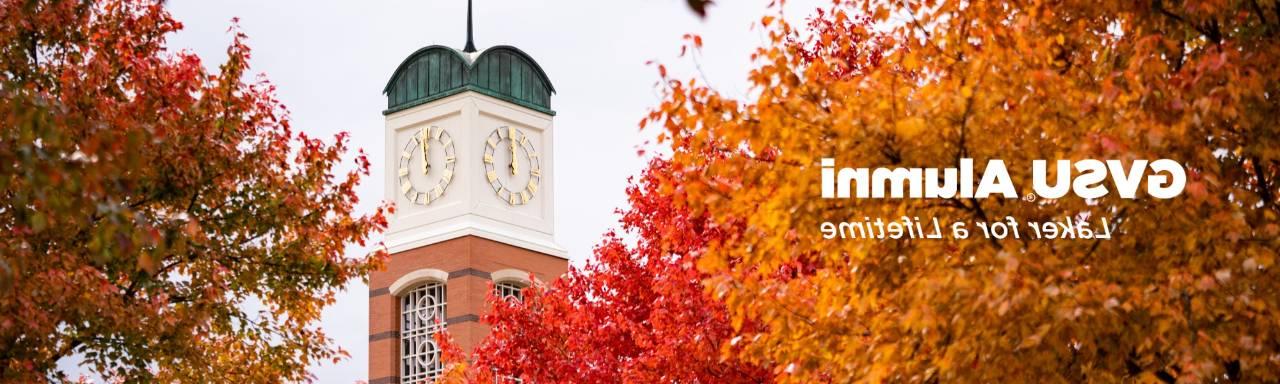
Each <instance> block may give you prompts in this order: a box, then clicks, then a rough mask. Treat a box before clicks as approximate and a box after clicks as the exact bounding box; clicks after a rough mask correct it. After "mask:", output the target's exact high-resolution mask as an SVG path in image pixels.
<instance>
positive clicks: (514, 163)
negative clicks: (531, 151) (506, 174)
mask: <svg viewBox="0 0 1280 384" xmlns="http://www.w3.org/2000/svg"><path fill="white" fill-rule="evenodd" d="M507 136H508V137H509V138H510V140H511V175H512V176H515V175H516V174H517V173H520V161H519V160H518V159H516V136H515V129H512V130H511V131H509V133H508V134H507Z"/></svg>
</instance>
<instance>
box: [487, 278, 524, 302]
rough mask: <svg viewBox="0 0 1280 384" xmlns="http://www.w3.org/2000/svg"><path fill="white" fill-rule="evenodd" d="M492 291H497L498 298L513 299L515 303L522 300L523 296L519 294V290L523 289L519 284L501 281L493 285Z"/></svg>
mask: <svg viewBox="0 0 1280 384" xmlns="http://www.w3.org/2000/svg"><path fill="white" fill-rule="evenodd" d="M494 289H497V290H498V297H501V298H504V299H515V300H516V301H520V300H524V294H523V293H521V292H520V290H522V289H524V285H522V284H520V283H516V282H510V281H503V282H499V283H497V284H494Z"/></svg>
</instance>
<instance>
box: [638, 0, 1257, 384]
mask: <svg viewBox="0 0 1280 384" xmlns="http://www.w3.org/2000/svg"><path fill="white" fill-rule="evenodd" d="M857 15H865V16H866V17H870V19H871V21H872V22H873V23H874V24H875V25H877V28H876V29H869V28H860V27H856V26H855V27H854V28H843V27H841V26H844V25H852V24H849V23H847V22H846V21H848V20H854V19H855V18H856V17H857ZM822 20H826V21H831V23H827V22H823V21H822ZM761 24H762V25H764V26H765V28H766V31H767V32H768V36H769V38H770V39H769V43H768V44H767V45H766V46H764V47H762V48H761V49H759V51H758V52H757V53H756V56H757V58H758V60H759V65H758V67H756V68H755V70H753V71H752V73H751V75H750V81H751V82H752V84H754V87H755V90H756V93H757V94H758V96H755V95H753V96H752V97H751V98H749V99H743V100H740V99H735V98H732V97H729V96H725V95H722V94H720V93H717V92H716V91H715V90H714V89H711V88H709V87H707V86H705V85H698V84H697V83H696V82H694V81H687V82H686V81H678V80H675V79H671V78H666V77H665V76H664V78H663V80H664V84H666V86H667V88H666V96H665V99H664V101H663V103H662V104H661V105H660V106H659V107H657V108H656V109H655V110H654V111H653V112H652V113H651V115H650V116H649V119H648V123H650V125H654V124H656V125H658V126H660V129H662V130H663V136H664V137H663V139H664V140H666V141H665V142H666V143H669V145H670V146H671V147H672V150H673V152H674V154H673V156H672V168H673V169H700V170H701V171H700V172H683V173H672V174H670V175H664V176H663V177H662V179H663V180H662V182H661V184H662V187H660V188H658V190H659V191H664V192H668V193H672V194H671V196H672V199H673V200H672V201H673V202H674V204H676V205H677V206H679V207H680V208H679V209H687V210H689V211H690V212H692V213H693V214H695V215H707V216H708V217H710V219H711V220H713V221H714V222H716V223H725V222H735V223H741V225H742V228H743V229H742V234H741V235H740V236H732V237H726V238H724V239H722V240H721V241H718V242H715V243H712V244H710V245H709V246H708V247H707V249H706V251H705V252H704V253H700V256H699V258H698V266H699V269H700V270H701V271H702V272H703V273H706V274H707V276H708V277H707V279H706V280H705V283H706V284H707V287H708V290H709V291H710V292H713V293H714V294H715V295H716V297H717V298H718V299H721V300H723V301H724V302H725V305H726V308H727V312H728V316H729V319H730V322H731V323H732V324H745V323H755V324H758V326H757V327H756V328H754V329H746V328H735V333H737V336H736V337H737V338H739V339H740V340H742V343H741V348H740V349H734V350H731V351H730V352H731V353H730V356H732V357H737V358H739V359H742V360H743V361H746V362H751V363H755V364H759V365H765V366H779V367H786V368H785V369H783V370H782V371H780V374H779V376H778V377H777V378H778V379H779V380H780V381H783V382H811V381H824V380H830V381H835V382H849V381H859V382H879V381H896V382H907V381H911V382H916V381H919V382H953V381H958V382H1003V381H1009V380H1027V381H1031V380H1040V381H1051V382H1083V381H1090V382H1111V381H1120V380H1135V379H1136V380H1143V381H1157V380H1159V381H1166V382H1174V381H1178V382H1201V381H1219V380H1230V381H1241V380H1242V381H1250V382H1269V381H1276V380H1280V359H1277V358H1276V356H1280V334H1277V333H1276V330H1277V329H1280V313H1277V311H1278V310H1280V294H1278V293H1280V292H1278V291H1277V290H1278V289H1280V276H1277V275H1276V273H1277V272H1276V269H1277V268H1276V265H1275V263H1276V253H1277V251H1276V250H1277V249H1280V237H1278V236H1277V235H1278V234H1280V225H1277V224H1278V223H1277V214H1280V209H1278V208H1277V203H1278V201H1277V193H1280V187H1278V184H1277V180H1278V178H1280V132H1278V130H1280V125H1277V124H1276V121H1280V113H1278V112H1280V103H1278V102H1277V98H1276V95H1277V94H1278V93H1280V71H1276V70H1275V66H1276V65H1277V63H1280V40H1278V39H1277V38H1276V35H1277V33H1280V13H1277V8H1276V6H1275V4H1272V3H1270V2H1255V1H1207V2H1186V3H1183V2H1164V1H1154V2H1098V3H1094V2H1030V3H1010V2H997V1H992V2H985V1H983V2H960V1H943V0H937V1H924V2H908V3H894V4H892V5H891V4H883V3H881V2H871V1H840V2H837V4H836V5H834V6H833V7H832V8H831V10H830V11H829V12H826V13H824V14H821V15H820V16H819V21H818V22H817V23H814V24H811V25H810V26H809V28H808V30H807V32H809V33H801V30H802V29H804V28H795V27H793V26H791V25H790V24H788V23H786V22H785V21H783V20H782V19H781V18H780V17H777V15H773V14H770V15H768V16H765V17H764V18H762V20H761ZM833 26H834V27H833ZM876 31H881V32H876ZM804 36H810V37H804ZM875 47H879V48H880V49H881V51H880V52H882V53H883V55H882V56H881V55H876V54H873V53H872V52H876V50H875V49H873V48H875ZM849 69H856V70H849ZM723 148H741V149H743V150H744V152H745V154H744V155H741V156H731V157H728V158H725V159H716V160H714V161H710V160H708V159H706V158H705V157H704V156H702V153H704V152H705V151H707V150H709V149H723ZM752 154H769V156H756V155H752ZM824 157H833V158H835V159H836V160H837V164H842V165H843V164H849V165H852V166H855V167H864V166H865V167H891V168H893V167H926V168H942V167H955V166H957V164H958V163H959V162H960V159H962V158H972V159H974V162H975V164H985V163H986V161H987V160H990V159H1002V160H1004V161H1005V162H1006V164H1007V165H1008V169H1010V170H1012V177H1013V180H1012V181H1013V184H1014V185H1018V186H1028V185H1030V182H1029V178H1030V177H1031V175H1030V172H1022V171H1020V170H1030V169H1031V167H1030V162H1031V160H1033V159H1047V160H1053V159H1071V160H1080V159H1120V160H1123V161H1124V162H1125V164H1126V165H1127V164H1131V162H1132V161H1133V160H1134V159H1160V158H1168V159H1173V160H1176V161H1177V162H1179V163H1180V164H1181V165H1183V166H1184V167H1185V169H1187V173H1188V180H1187V185H1186V190H1185V193H1183V194H1182V195H1181V196H1178V197H1175V198H1173V199H1169V200H1163V199H1157V198H1154V197H1152V196H1149V195H1146V194H1140V195H1139V196H1138V197H1137V198H1134V199H1125V198H1121V197H1119V196H1118V195H1117V194H1116V193H1115V192H1114V191H1113V192H1112V193H1110V194H1108V195H1106V196H1103V197H1101V198H1097V199H1083V198H1079V197H1074V196H1070V195H1068V196H1067V197H1064V198H1060V199H1052V200H1049V199H1039V200H1037V201H1035V202H1031V201H1024V200H1022V199H1005V198H1000V197H992V198H984V199H977V198H950V199H822V198H820V196H821V194H820V189H819V188H820V185H821V181H820V175H821V173H820V163H819V159H820V158H824ZM978 170H979V171H981V170H982V168H981V166H979V169H978ZM1106 185H1107V186H1108V187H1111V185H1110V183H1109V182H1107V184H1106ZM1028 189H1029V188H1028ZM673 191H679V193H673ZM1024 192H1025V191H1024ZM903 215H907V216H912V217H920V218H923V219H927V218H932V217H938V218H940V219H941V220H944V221H947V222H954V221H967V222H974V221H993V220H1000V219H1003V218H1006V217H1013V218H1016V219H1017V220H1019V221H1023V222H1027V221H1047V220H1051V219H1055V218H1057V219H1061V218H1063V217H1068V218H1071V219H1072V220H1075V221H1082V220H1089V221H1090V222H1092V223H1094V225H1095V226H1096V225H1098V224H1097V223H1098V222H1099V220H1100V219H1103V218H1105V219H1107V220H1108V222H1109V223H1110V227H1111V229H1112V232H1113V238H1112V239H1110V240H1096V239H1095V240H1081V239H1074V240H1073V239H1063V240H1044V239H1029V238H1027V237H1025V236H1024V237H1022V238H1020V239H1006V240H989V239H986V238H984V237H982V236H971V237H969V238H967V239H958V238H950V236H948V237H949V238H948V239H941V240H919V239H917V240H865V239H864V240H850V239H846V240H838V239H836V240H827V239H823V237H822V233H821V232H820V231H819V229H818V228H819V225H820V224H821V223H823V222H828V221H845V220H850V219H854V220H856V219H861V218H863V217H871V218H876V217H883V218H886V219H896V218H899V217H901V216H903ZM971 229H974V228H971ZM975 230H976V229H975ZM1025 230H1026V228H1025V227H1024V231H1025ZM796 262H803V263H805V264H806V265H809V266H811V267H812V268H804V269H794V268H789V267H788V265H791V264H794V263H796Z"/></svg>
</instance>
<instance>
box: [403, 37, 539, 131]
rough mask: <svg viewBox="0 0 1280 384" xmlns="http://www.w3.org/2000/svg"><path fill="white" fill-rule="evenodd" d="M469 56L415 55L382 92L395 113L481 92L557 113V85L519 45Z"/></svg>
mask: <svg viewBox="0 0 1280 384" xmlns="http://www.w3.org/2000/svg"><path fill="white" fill-rule="evenodd" d="M471 57H472V56H469V55H468V54H467V53H463V52H459V51H457V50H455V49H453V48H449V47H446V46H442V45H432V46H428V47H424V48H422V49H419V50H418V51H417V52H414V53H413V54H412V55H409V57H408V58H406V59H405V60H404V62H402V63H400V66H399V67H397V68H396V71H395V73H394V74H392V75H391V80H390V81H388V82H387V86H386V88H383V90H382V93H385V94H386V95H387V110H385V111H382V113H383V114H384V115H385V114H391V113H394V112H397V111H401V110H404V109H407V108H411V107H414V106H417V105H421V104H424V103H428V102H431V101H433V100H439V99H441V98H444V97H448V96H452V95H455V94H458V93H461V92H464V91H475V92H479V93H483V94H485V95H488V96H492V97H495V98H498V99H502V100H506V101H509V102H512V103H515V104H518V105H520V106H524V107H526V108H529V109H533V110H535V111H539V112H542V113H546V114H548V115H555V114H556V113H555V111H552V110H551V94H552V93H555V92H556V89H555V87H552V86H551V80H550V79H548V78H547V74H546V72H543V71H542V67H539V66H538V63H537V62H535V61H533V58H532V57H529V55H528V54H525V53H524V52H523V51H521V50H519V49H517V48H516V47H512V46H506V45H500V46H496V47H492V48H489V49H486V50H484V52H481V53H480V54H479V55H476V56H474V57H475V60H474V61H472V60H471V59H470V58H471Z"/></svg>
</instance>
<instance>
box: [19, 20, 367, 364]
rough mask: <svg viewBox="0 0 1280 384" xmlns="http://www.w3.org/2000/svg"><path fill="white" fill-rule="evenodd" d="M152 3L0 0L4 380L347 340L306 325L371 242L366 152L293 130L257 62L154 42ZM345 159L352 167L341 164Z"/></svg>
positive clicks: (164, 27) (293, 351)
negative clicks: (362, 187) (363, 197)
mask: <svg viewBox="0 0 1280 384" xmlns="http://www.w3.org/2000/svg"><path fill="white" fill-rule="evenodd" d="M162 5H163V4H162V2H159V1H142V0H107V1H99V2H84V1H63V0H47V1H5V2H2V3H0V19H3V20H2V22H0V47H2V48H0V52H2V53H0V119H2V120H3V126H4V128H3V131H0V200H2V202H0V228H2V230H3V231H4V236H0V289H2V290H3V295H0V314H3V315H0V381H3V382H38V381H45V380H54V381H61V380H65V379H67V378H66V377H64V376H63V374H62V373H60V372H58V371H57V368H56V364H57V363H58V362H59V361H60V360H63V359H67V358H68V357H69V356H72V355H77V356H79V358H81V359H82V364H84V366H85V367H87V368H88V369H90V370H92V371H94V372H97V373H99V374H102V375H104V376H106V377H110V378H118V379H122V380H127V381H161V382H175V381H177V382H237V381H240V382H274V381H282V380H302V379H305V378H306V376H307V375H306V373H305V368H306V366H307V365H308V364H310V363H312V362H314V361H316V360H321V359H337V358H340V357H342V356H344V355H345V352H343V351H342V350H341V349H339V348H337V347H335V346H334V345H333V344H332V342H331V340H330V339H329V338H328V337H326V336H325V334H324V333H323V332H322V331H321V330H320V329H318V328H317V327H316V324H315V323H316V321H317V320H318V318H319V316H320V311H321V309H322V308H323V307H324V306H325V305H327V304H329V303H331V302H332V301H333V294H334V292H335V290H337V289H340V287H342V286H343V285H344V284H346V283H347V282H350V281H352V280H353V279H361V278H364V277H365V276H366V275H367V273H368V272H369V270H370V269H371V268H375V267H377V266H378V265H379V262H380V261H381V253H375V254H372V255H369V256H367V257H360V258H347V257H346V256H344V251H345V249H346V247H347V246H348V245H351V244H353V243H360V244H363V243H364V242H365V241H366V239H367V237H368V236H369V234H370V233H371V232H373V231H378V230H381V229H383V228H384V227H385V226H386V219H385V217H384V212H385V210H386V209H387V207H382V208H379V209H377V210H376V211H374V212H372V213H368V214H358V213H357V212H354V204H355V203H356V202H357V201H358V200H359V199H358V197H357V196H356V195H355V193H354V187H355V186H356V184H357V183H358V182H359V181H360V179H361V176H364V175H367V174H368V167H369V162H368V161H367V160H366V159H365V156H364V154H363V153H360V154H359V155H358V156H356V157H355V166H354V167H352V168H353V169H352V170H351V171H349V172H343V171H341V170H340V168H339V167H341V166H342V164H343V158H344V155H345V154H346V153H347V147H346V136H345V134H343V135H339V136H338V137H337V138H336V140H335V142H333V143H330V144H326V143H325V142H323V141H321V140H318V139H314V138H311V137H308V136H307V135H305V134H303V133H300V132H296V131H294V130H293V129H292V128H291V127H290V124H289V117H288V113H287V111H286V110H285V108H284V107H283V106H282V105H281V104H280V103H279V102H278V101H277V100H276V99H275V98H274V96H273V94H272V93H273V86H272V85H271V84H270V83H268V82H266V81H265V79H259V80H258V81H257V82H254V83H245V82H244V81H243V80H242V79H243V78H244V77H245V76H246V71H247V69H248V61H249V57H250V55H249V48H248V47H247V46H246V45H245V44H244V39H245V37H244V35H243V34H241V33H239V32H238V31H236V30H235V29H234V28H233V29H232V32H234V39H233V41H232V43H231V45H230V46H229V47H228V48H227V60H226V62H225V63H224V64H223V65H222V66H221V67H220V70H219V71H217V72H216V73H206V71H205V70H204V68H203V67H202V64H201V62H200V59H199V58H198V57H196V56H195V55H193V54H190V53H186V52H177V53H174V52H169V51H167V50H166V49H165V45H164V44H165V36H166V35H168V34H169V33H171V32H173V31H176V30H178V29H179V28H181V26H182V25H181V24H180V23H179V22H177V21H175V20H173V19H172V18H171V17H170V16H169V14H168V13H167V12H166V11H165V10H164V9H163V7H162ZM343 173H345V174H343Z"/></svg>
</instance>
